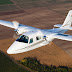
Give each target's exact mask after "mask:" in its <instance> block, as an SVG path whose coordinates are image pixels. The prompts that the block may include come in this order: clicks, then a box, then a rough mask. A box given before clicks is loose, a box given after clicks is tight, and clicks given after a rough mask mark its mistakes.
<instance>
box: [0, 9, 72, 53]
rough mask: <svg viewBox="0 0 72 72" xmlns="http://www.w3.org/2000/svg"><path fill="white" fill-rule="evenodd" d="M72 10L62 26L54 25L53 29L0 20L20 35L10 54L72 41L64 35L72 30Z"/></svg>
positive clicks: (69, 36)
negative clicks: (58, 41) (55, 40)
mask: <svg viewBox="0 0 72 72" xmlns="http://www.w3.org/2000/svg"><path fill="white" fill-rule="evenodd" d="M71 21H72V10H70V11H69V12H68V15H67V17H66V19H65V21H64V23H63V25H62V24H56V25H54V28H53V29H39V28H35V27H31V26H26V25H23V24H19V22H17V21H13V22H10V21H4V20H0V25H4V26H7V27H10V28H13V29H14V31H15V32H16V33H17V34H18V35H20V37H19V38H18V39H16V40H15V41H14V42H13V44H12V45H11V46H10V47H9V48H8V50H7V53H8V54H18V53H23V52H27V51H30V50H33V49H36V48H39V47H41V46H44V45H47V44H49V43H50V42H51V41H53V40H54V39H61V40H67V41H72V35H68V34H64V33H65V32H67V31H68V30H72V27H71Z"/></svg>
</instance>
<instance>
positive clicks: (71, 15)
mask: <svg viewBox="0 0 72 72" xmlns="http://www.w3.org/2000/svg"><path fill="white" fill-rule="evenodd" d="M71 21H72V10H70V11H69V12H68V15H67V17H66V19H65V21H64V23H63V25H62V26H61V27H65V28H68V27H71Z"/></svg>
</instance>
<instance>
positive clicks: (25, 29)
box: [0, 20, 38, 35]
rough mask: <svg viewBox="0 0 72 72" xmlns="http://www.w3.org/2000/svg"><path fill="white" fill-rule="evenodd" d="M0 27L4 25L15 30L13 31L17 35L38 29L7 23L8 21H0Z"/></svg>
mask: <svg viewBox="0 0 72 72" xmlns="http://www.w3.org/2000/svg"><path fill="white" fill-rule="evenodd" d="M0 25H4V26H6V27H10V28H13V29H15V30H14V31H16V33H18V35H19V34H22V33H24V32H28V31H36V30H38V28H34V27H31V26H26V25H23V24H19V23H18V22H17V21H13V22H9V21H4V20H0Z"/></svg>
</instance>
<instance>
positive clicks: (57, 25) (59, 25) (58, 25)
mask: <svg viewBox="0 0 72 72" xmlns="http://www.w3.org/2000/svg"><path fill="white" fill-rule="evenodd" d="M61 26H62V25H61V24H56V25H54V27H58V28H60V27H61Z"/></svg>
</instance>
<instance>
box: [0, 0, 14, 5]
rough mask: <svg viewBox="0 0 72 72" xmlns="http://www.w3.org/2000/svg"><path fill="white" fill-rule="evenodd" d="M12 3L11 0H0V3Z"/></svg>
mask: <svg viewBox="0 0 72 72" xmlns="http://www.w3.org/2000/svg"><path fill="white" fill-rule="evenodd" d="M6 4H13V2H11V0H0V5H6Z"/></svg>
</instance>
